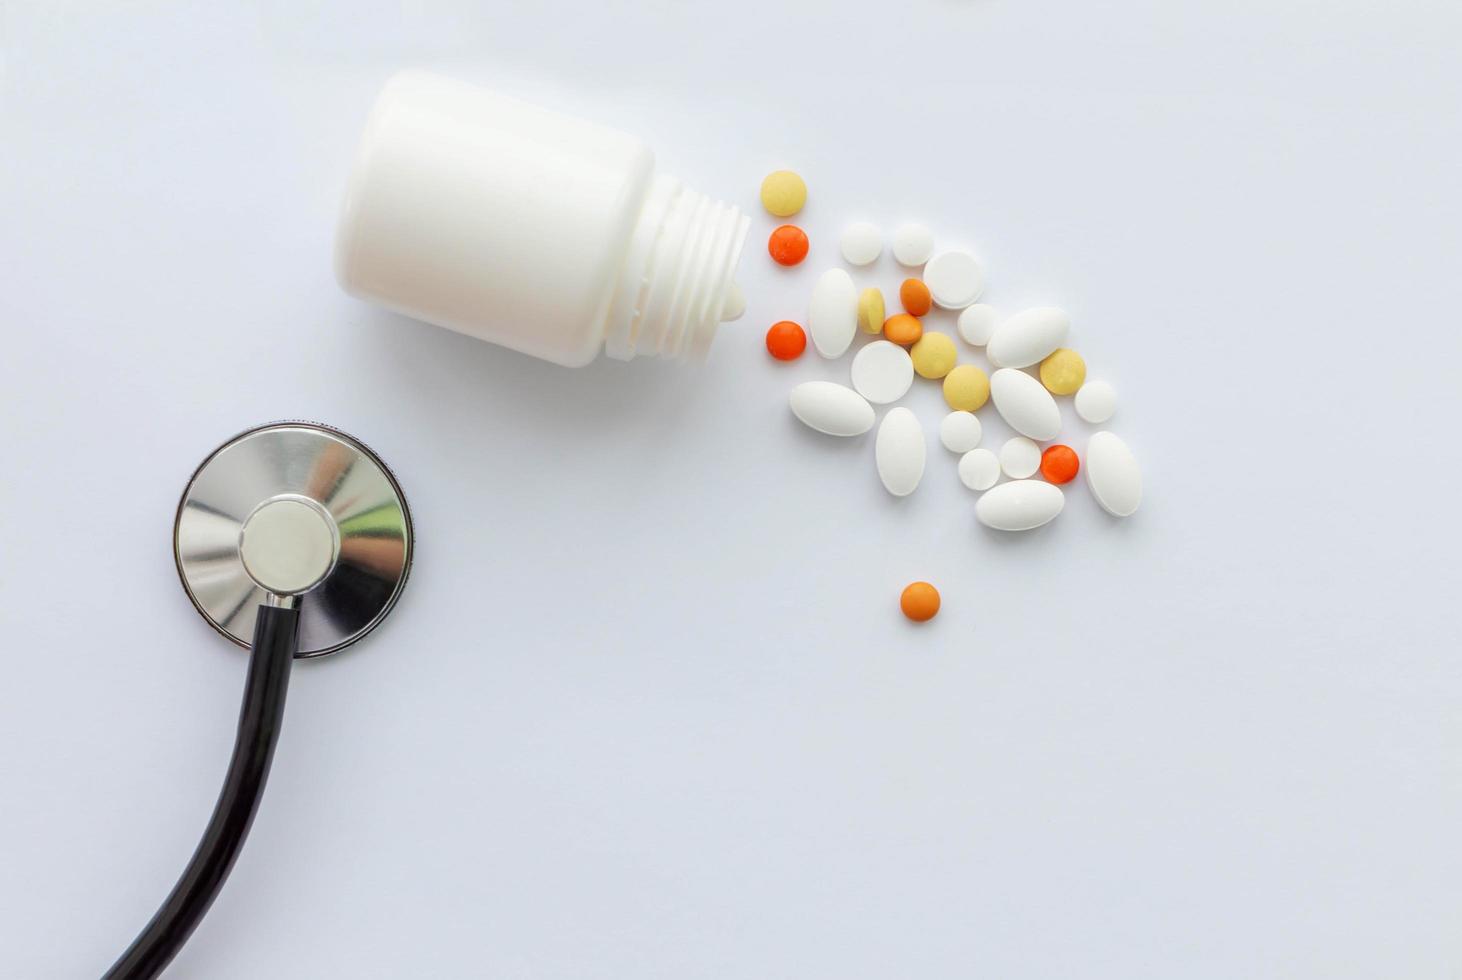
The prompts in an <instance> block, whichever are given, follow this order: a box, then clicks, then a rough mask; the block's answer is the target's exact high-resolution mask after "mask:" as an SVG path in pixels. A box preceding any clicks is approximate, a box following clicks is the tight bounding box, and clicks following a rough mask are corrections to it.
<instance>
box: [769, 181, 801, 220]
mask: <svg viewBox="0 0 1462 980" xmlns="http://www.w3.org/2000/svg"><path fill="white" fill-rule="evenodd" d="M806 203H807V184H806V182H804V181H803V180H802V178H801V176H799V175H798V174H796V173H794V172H793V171H791V170H774V171H772V172H771V173H769V174H767V175H766V176H765V177H764V178H762V182H761V206H762V207H764V208H766V209H767V210H768V211H769V212H771V213H772V214H774V215H776V216H777V217H779V218H787V217H791V216H792V215H794V214H796V213H797V212H798V211H801V210H802V205H804V204H806Z"/></svg>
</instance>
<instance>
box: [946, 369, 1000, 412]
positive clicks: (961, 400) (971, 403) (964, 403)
mask: <svg viewBox="0 0 1462 980" xmlns="http://www.w3.org/2000/svg"><path fill="white" fill-rule="evenodd" d="M989 400H990V378H989V377H988V376H987V375H986V374H985V372H984V371H983V370H981V369H980V368H979V367H976V366H975V365H973V364H961V365H959V366H957V367H956V368H954V370H952V371H950V372H949V373H948V374H946V375H945V376H944V402H945V404H947V405H948V406H949V407H950V408H952V409H954V410H955V411H957V412H975V411H978V410H979V409H980V408H982V407H984V404H985V402H987V401H989Z"/></svg>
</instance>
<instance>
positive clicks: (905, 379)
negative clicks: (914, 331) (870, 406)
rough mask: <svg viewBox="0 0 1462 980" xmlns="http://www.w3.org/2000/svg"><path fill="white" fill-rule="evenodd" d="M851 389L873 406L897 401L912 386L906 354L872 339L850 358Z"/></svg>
mask: <svg viewBox="0 0 1462 980" xmlns="http://www.w3.org/2000/svg"><path fill="white" fill-rule="evenodd" d="M851 373H852V377H853V387H854V389H856V390H857V392H858V394H860V395H862V396H863V397H864V398H866V399H868V400H869V401H871V402H873V403H874V404H875V405H887V404H889V403H890V402H896V401H898V400H899V399H900V398H902V397H904V395H906V394H908V391H909V386H910V385H912V384H913V383H914V361H913V359H912V358H910V357H909V352H908V351H906V350H904V349H903V348H902V347H900V346H899V345H898V344H895V343H892V342H890V341H887V340H875V341H874V342H873V343H871V344H868V345H866V346H865V347H864V348H863V349H862V350H860V351H858V353H856V354H854V355H853V368H852V372H851Z"/></svg>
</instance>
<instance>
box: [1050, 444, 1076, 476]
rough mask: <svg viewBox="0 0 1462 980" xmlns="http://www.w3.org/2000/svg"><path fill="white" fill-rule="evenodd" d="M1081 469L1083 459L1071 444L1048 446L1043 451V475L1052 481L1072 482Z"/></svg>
mask: <svg viewBox="0 0 1462 980" xmlns="http://www.w3.org/2000/svg"><path fill="white" fill-rule="evenodd" d="M1079 469H1081V460H1080V459H1078V458H1077V456H1076V450H1074V449H1072V448H1071V447H1070V446H1062V445H1055V446H1047V447H1046V451H1045V452H1043V453H1041V476H1044V477H1045V478H1046V479H1047V480H1049V481H1050V482H1052V483H1070V482H1071V481H1072V480H1073V479H1075V478H1076V471H1077V470H1079Z"/></svg>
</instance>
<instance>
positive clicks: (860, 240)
mask: <svg viewBox="0 0 1462 980" xmlns="http://www.w3.org/2000/svg"><path fill="white" fill-rule="evenodd" d="M838 247H839V248H841V249H842V250H843V258H845V259H847V260H848V264H849V265H868V264H869V263H871V262H872V261H873V260H874V259H876V258H878V256H879V255H880V254H881V253H882V252H883V235H882V234H880V233H879V231H878V226H877V225H875V224H873V223H871V222H868V221H857V222H854V223H853V224H851V225H849V226H848V227H846V228H844V229H843V237H842V238H841V239H840V240H839V242H838Z"/></svg>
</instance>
